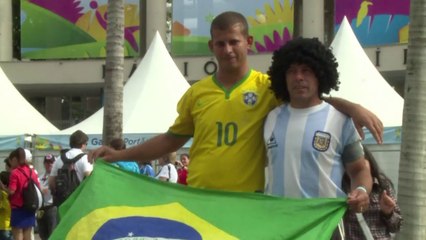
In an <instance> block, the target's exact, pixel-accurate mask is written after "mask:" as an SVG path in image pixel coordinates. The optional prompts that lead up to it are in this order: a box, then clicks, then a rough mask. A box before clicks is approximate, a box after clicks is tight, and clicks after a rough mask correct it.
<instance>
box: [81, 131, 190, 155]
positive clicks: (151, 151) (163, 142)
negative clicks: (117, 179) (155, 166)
mask: <svg viewBox="0 0 426 240" xmlns="http://www.w3.org/2000/svg"><path fill="white" fill-rule="evenodd" d="M188 140H189V138H188V137H178V136H173V135H171V134H168V133H163V134H161V135H158V136H156V137H153V138H151V139H149V140H148V141H146V142H144V143H141V144H138V145H136V146H134V147H131V148H127V149H123V150H120V151H117V150H114V149H112V148H110V147H107V146H102V147H100V148H98V149H96V150H94V151H92V152H90V153H89V156H88V157H89V161H90V162H93V161H95V160H96V158H99V157H101V158H103V159H104V160H105V161H107V162H116V161H139V162H148V161H150V160H154V159H157V158H159V157H161V156H163V155H165V154H167V153H171V152H174V151H177V150H178V149H179V148H180V147H182V146H183V145H184V144H185V143H186V142H187V141H188Z"/></svg>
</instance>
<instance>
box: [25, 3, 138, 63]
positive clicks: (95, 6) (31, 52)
mask: <svg viewBox="0 0 426 240" xmlns="http://www.w3.org/2000/svg"><path fill="white" fill-rule="evenodd" d="M20 1H21V57H22V58H23V59H76V58H77V59H82V58H100V57H105V56H106V28H107V3H108V0H81V1H77V0H54V1H49V0H20ZM124 12H125V26H124V38H125V46H124V56H138V52H139V35H140V33H139V28H140V23H139V19H140V17H139V0H126V1H125V7H124Z"/></svg>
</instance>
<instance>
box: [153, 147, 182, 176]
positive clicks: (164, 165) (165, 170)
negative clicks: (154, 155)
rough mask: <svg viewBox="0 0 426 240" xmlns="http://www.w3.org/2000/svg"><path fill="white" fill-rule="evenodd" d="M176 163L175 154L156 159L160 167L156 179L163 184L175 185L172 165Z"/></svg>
mask: <svg viewBox="0 0 426 240" xmlns="http://www.w3.org/2000/svg"><path fill="white" fill-rule="evenodd" d="M175 161H176V152H172V153H169V154H166V155H164V156H162V157H161V158H160V159H158V164H159V165H160V166H161V168H160V171H159V172H158V174H157V176H155V178H156V179H158V180H160V181H165V182H171V183H176V182H177V179H178V175H177V171H176V167H175V165H174V163H175Z"/></svg>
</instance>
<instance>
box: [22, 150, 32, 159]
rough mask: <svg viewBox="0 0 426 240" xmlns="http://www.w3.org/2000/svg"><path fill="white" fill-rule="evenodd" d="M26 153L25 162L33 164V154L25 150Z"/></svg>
mask: <svg viewBox="0 0 426 240" xmlns="http://www.w3.org/2000/svg"><path fill="white" fill-rule="evenodd" d="M24 151H25V160H26V161H27V162H31V161H32V160H33V155H32V154H31V152H30V150H28V149H26V148H25V149H24Z"/></svg>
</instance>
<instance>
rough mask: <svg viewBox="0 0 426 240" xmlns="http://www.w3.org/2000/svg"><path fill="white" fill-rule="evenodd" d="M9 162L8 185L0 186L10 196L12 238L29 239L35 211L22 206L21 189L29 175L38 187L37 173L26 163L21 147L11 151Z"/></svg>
mask: <svg viewBox="0 0 426 240" xmlns="http://www.w3.org/2000/svg"><path fill="white" fill-rule="evenodd" d="M9 162H10V165H11V167H12V172H11V174H10V182H9V187H8V188H6V187H5V186H4V185H3V183H0V185H1V186H0V187H1V189H2V190H3V191H6V192H7V193H8V195H9V196H10V198H9V199H10V205H11V208H12V214H11V219H10V220H11V221H10V225H11V226H12V234H13V239H14V240H30V239H31V238H32V237H31V234H32V230H33V227H34V226H35V222H36V219H35V212H32V211H28V210H27V209H25V208H23V203H24V199H23V195H22V190H23V188H24V186H26V185H27V184H28V181H29V179H28V177H29V176H31V178H32V179H33V181H34V182H35V183H36V184H37V186H38V187H39V188H40V183H39V181H38V175H37V173H35V171H33V170H32V169H31V168H30V167H29V165H28V164H27V161H26V156H25V151H24V149H23V148H17V149H15V150H14V151H12V152H11V153H10V155H9Z"/></svg>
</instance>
